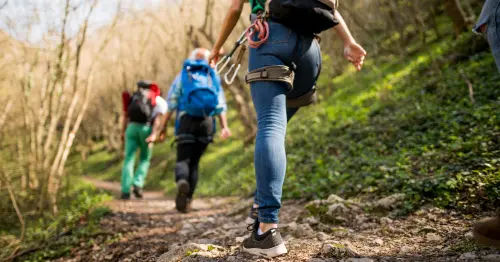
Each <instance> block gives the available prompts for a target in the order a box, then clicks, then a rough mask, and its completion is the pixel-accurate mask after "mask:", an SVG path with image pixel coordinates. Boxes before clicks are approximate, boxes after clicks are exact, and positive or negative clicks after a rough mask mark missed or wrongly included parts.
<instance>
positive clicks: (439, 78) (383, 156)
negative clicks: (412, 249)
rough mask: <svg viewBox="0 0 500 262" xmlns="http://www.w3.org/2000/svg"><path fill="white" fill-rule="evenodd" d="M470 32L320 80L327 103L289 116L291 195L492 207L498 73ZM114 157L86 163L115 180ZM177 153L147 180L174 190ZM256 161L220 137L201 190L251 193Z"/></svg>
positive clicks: (496, 185)
mask: <svg viewBox="0 0 500 262" xmlns="http://www.w3.org/2000/svg"><path fill="white" fill-rule="evenodd" d="M472 37H474V36H464V37H462V38H460V39H458V40H452V39H445V40H442V41H435V42H434V43H432V44H428V45H426V46H425V47H421V46H416V47H415V48H414V49H415V50H414V51H412V52H411V53H412V55H409V56H407V57H390V59H388V58H387V57H378V58H372V59H369V60H368V61H367V63H366V66H365V68H364V69H363V71H362V72H359V73H355V72H353V71H350V70H348V71H347V72H346V73H344V74H343V75H341V76H339V77H336V78H334V79H330V78H327V77H322V78H320V80H319V83H318V85H319V87H320V94H321V102H320V103H318V104H316V105H314V106H312V107H309V108H304V109H302V110H300V111H299V113H298V114H297V115H296V116H295V117H294V118H293V119H292V121H291V122H290V124H289V130H288V136H287V142H286V146H287V154H288V169H287V170H288V171H287V179H286V182H285V187H284V196H285V197H289V198H290V197H291V198H318V197H325V196H327V195H328V194H331V193H336V194H339V195H342V196H348V197H354V196H358V197H363V196H373V195H378V196H383V195H387V194H391V193H394V192H403V193H405V194H406V196H407V200H408V201H407V208H408V209H411V208H413V207H415V206H418V205H421V204H423V203H426V202H429V201H431V202H434V203H435V204H438V205H441V206H459V207H475V206H476V205H477V204H485V205H490V206H491V205H493V204H494V202H495V201H496V200H498V199H500V168H499V166H500V142H499V137H500V106H499V105H500V100H499V97H500V88H498V87H499V85H500V74H498V72H497V71H496V68H495V65H494V61H493V58H492V57H491V55H490V53H489V52H488V50H486V49H485V48H479V49H480V50H481V51H480V52H478V53H473V52H471V42H474V41H472ZM476 42H477V41H476ZM325 59H328V61H329V58H325ZM467 83H470V84H471V87H472V90H473V92H474V94H473V98H474V103H472V101H471V98H470V95H469V88H468V84H467ZM112 159H113V157H112V156H109V155H107V154H106V153H104V152H100V153H97V154H94V155H92V156H91V157H90V159H89V161H88V162H87V163H85V164H84V166H83V171H84V173H87V174H91V175H97V176H100V177H104V178H108V179H115V180H117V179H119V172H120V170H119V169H120V163H119V161H114V162H112V163H111V164H110V162H109V161H110V160H112ZM174 161H175V155H174V150H173V148H170V147H169V146H168V145H165V144H164V145H158V146H156V148H155V152H154V158H153V164H152V170H151V173H150V175H149V178H148V183H147V188H150V189H153V188H155V189H158V188H161V189H164V190H165V191H167V192H169V193H173V192H175V188H174V184H173V165H174ZM252 161H253V148H252V147H250V148H244V147H243V145H242V143H241V142H239V141H238V140H236V139H232V140H229V141H224V142H220V143H215V144H212V145H211V146H210V148H209V150H208V152H207V153H206V155H205V156H204V158H203V159H202V162H201V174H202V175H201V177H200V184H199V189H198V191H197V194H198V195H230V194H247V193H249V192H251V191H252V190H253V187H254V182H253V181H254V175H253V163H252Z"/></svg>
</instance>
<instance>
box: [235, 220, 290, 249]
mask: <svg viewBox="0 0 500 262" xmlns="http://www.w3.org/2000/svg"><path fill="white" fill-rule="evenodd" d="M257 225H258V223H257V222H256V223H255V225H254V229H253V231H252V234H251V235H250V237H248V238H247V239H245V240H243V244H242V250H243V252H247V253H250V254H253V255H257V256H262V257H265V258H273V257H277V256H280V255H283V254H286V253H287V252H288V251H287V250H286V247H285V243H284V242H283V239H282V238H281V235H280V232H278V229H276V228H272V229H270V230H269V231H267V232H266V233H264V234H262V235H260V236H259V235H257V228H258V226H257Z"/></svg>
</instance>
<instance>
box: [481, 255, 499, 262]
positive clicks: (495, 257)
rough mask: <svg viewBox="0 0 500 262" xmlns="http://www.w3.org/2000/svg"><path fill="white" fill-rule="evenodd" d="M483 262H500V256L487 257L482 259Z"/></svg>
mask: <svg viewBox="0 0 500 262" xmlns="http://www.w3.org/2000/svg"><path fill="white" fill-rule="evenodd" d="M482 260H483V261H492V262H493V261H495V262H498V261H500V254H489V255H487V256H484V257H482Z"/></svg>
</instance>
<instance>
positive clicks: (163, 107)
mask: <svg viewBox="0 0 500 262" xmlns="http://www.w3.org/2000/svg"><path fill="white" fill-rule="evenodd" d="M167 109H168V104H167V101H165V99H163V97H161V96H157V97H156V106H155V107H154V108H153V118H154V117H156V115H158V114H160V115H164V114H166V113H167Z"/></svg>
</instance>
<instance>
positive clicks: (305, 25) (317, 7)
mask: <svg viewBox="0 0 500 262" xmlns="http://www.w3.org/2000/svg"><path fill="white" fill-rule="evenodd" d="M245 2H246V0H232V4H231V5H230V7H229V9H228V11H227V14H226V17H225V18H224V22H223V25H222V29H221V32H220V34H219V36H218V39H217V42H216V43H215V45H214V47H213V49H212V52H211V53H212V55H211V57H210V62H211V64H212V65H213V66H215V67H216V68H224V64H225V62H220V63H217V62H218V60H219V56H220V50H221V48H222V46H223V45H224V42H226V40H227V38H228V36H229V35H230V34H231V32H232V31H233V29H234V27H235V25H236V23H237V22H238V19H239V18H240V16H241V13H242V9H243V5H244V3H245ZM336 2H337V1H336V0H267V1H266V0H250V6H251V10H252V11H251V12H252V15H251V23H252V24H251V26H250V27H249V28H248V29H247V31H246V32H245V33H244V34H245V35H246V38H247V39H246V41H248V46H249V47H250V54H249V65H248V67H249V68H248V70H249V72H248V73H247V75H246V76H245V80H246V82H247V83H249V84H250V89H251V94H252V100H253V104H254V107H255V111H256V113H257V137H256V141H255V156H254V163H255V175H256V183H257V190H256V194H255V204H256V207H258V209H257V219H256V221H255V223H254V226H253V229H252V233H251V235H250V236H249V237H248V238H246V239H245V240H244V241H243V243H242V249H243V251H245V252H248V253H252V254H256V255H259V256H264V257H275V256H279V255H282V254H285V253H287V249H286V247H285V244H284V242H283V240H282V238H281V236H280V234H279V231H278V228H277V227H278V213H279V210H280V208H281V195H282V187H283V181H284V178H285V172H286V153H285V134H286V126H287V122H288V121H289V120H290V118H291V117H292V116H293V115H294V114H295V113H296V112H297V111H298V109H299V108H300V107H303V106H306V105H309V104H311V103H312V102H314V100H315V95H316V94H315V87H314V86H315V84H316V80H317V79H318V76H319V73H320V67H321V51H320V48H319V42H318V37H317V34H318V33H320V32H322V31H324V30H327V29H330V28H334V30H335V32H336V33H337V35H338V36H339V37H340V38H341V39H342V40H343V42H344V56H345V58H346V59H348V60H349V61H350V62H351V63H352V64H353V65H354V67H355V68H356V69H357V70H361V67H362V66H363V61H364V58H365V56H366V52H365V50H364V49H363V48H362V47H361V46H360V45H359V44H358V43H356V41H355V40H354V38H353V37H352V35H351V33H350V32H349V29H348V28H347V26H346V24H345V22H344V20H343V18H342V16H341V15H340V13H339V12H338V11H337V10H336V7H337V3H336ZM242 36H244V35H242ZM242 42H243V41H238V42H237V44H239V43H242ZM231 55H232V52H230V53H229V54H228V55H226V56H224V57H223V59H221V61H225V60H226V61H227V58H228V57H231ZM221 64H222V66H221Z"/></svg>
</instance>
